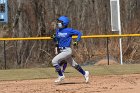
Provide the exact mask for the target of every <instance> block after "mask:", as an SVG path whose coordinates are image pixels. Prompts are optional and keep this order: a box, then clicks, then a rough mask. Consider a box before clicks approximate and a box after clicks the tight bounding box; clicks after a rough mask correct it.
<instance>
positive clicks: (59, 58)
mask: <svg viewBox="0 0 140 93" xmlns="http://www.w3.org/2000/svg"><path fill="white" fill-rule="evenodd" d="M70 55H71V52H69V51H68V52H67V51H62V52H61V53H59V54H58V55H56V56H55V57H54V58H53V60H52V64H53V66H54V67H55V69H56V71H57V72H58V75H59V77H58V79H57V80H56V81H55V82H60V81H62V80H63V79H64V77H65V76H64V74H63V73H62V71H61V67H60V65H59V62H61V61H62V60H65V59H66V58H67V57H69V56H70ZM61 78H62V79H61Z"/></svg>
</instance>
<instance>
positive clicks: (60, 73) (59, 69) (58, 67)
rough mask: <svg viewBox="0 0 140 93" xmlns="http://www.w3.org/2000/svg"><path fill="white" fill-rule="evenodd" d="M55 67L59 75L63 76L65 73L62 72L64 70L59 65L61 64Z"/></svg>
mask: <svg viewBox="0 0 140 93" xmlns="http://www.w3.org/2000/svg"><path fill="white" fill-rule="evenodd" d="M54 67H55V69H56V71H57V73H58V75H59V76H63V73H62V71H61V68H60V66H59V65H56V66H54Z"/></svg>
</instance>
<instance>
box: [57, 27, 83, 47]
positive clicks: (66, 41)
mask: <svg viewBox="0 0 140 93" xmlns="http://www.w3.org/2000/svg"><path fill="white" fill-rule="evenodd" d="M73 35H77V36H78V37H77V39H76V41H80V39H81V35H82V33H81V32H80V31H78V30H75V29H73V28H63V29H57V30H56V40H57V42H58V47H70V45H71V41H72V36H73Z"/></svg>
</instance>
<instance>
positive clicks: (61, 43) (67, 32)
mask: <svg viewBox="0 0 140 93" xmlns="http://www.w3.org/2000/svg"><path fill="white" fill-rule="evenodd" d="M69 22H70V20H69V18H68V17H67V16H61V17H59V18H58V19H57V27H58V29H56V35H55V37H54V40H56V41H58V47H59V49H60V53H59V54H58V55H56V56H55V57H54V58H53V60H52V64H53V66H54V67H55V69H56V71H57V72H58V78H57V79H56V80H55V82H56V83H60V82H61V81H63V80H64V78H65V76H64V73H62V71H61V67H60V65H59V63H60V62H61V61H62V60H65V61H67V62H68V63H70V64H71V66H72V67H74V68H75V69H76V70H77V71H79V72H80V73H81V74H82V75H83V76H84V78H85V82H88V80H89V71H84V70H83V69H82V67H81V66H80V65H78V64H77V63H76V62H75V61H74V59H73V58H72V49H71V48H70V46H71V42H72V36H73V35H77V36H78V37H77V39H76V41H75V42H74V45H75V46H77V45H78V42H79V41H80V39H81V35H82V33H81V32H80V31H78V30H75V29H73V28H68V24H69Z"/></svg>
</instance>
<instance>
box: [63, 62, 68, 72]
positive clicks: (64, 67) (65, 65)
mask: <svg viewBox="0 0 140 93" xmlns="http://www.w3.org/2000/svg"><path fill="white" fill-rule="evenodd" d="M66 67H67V63H64V65H63V70H62V72H64V71H65V69H66Z"/></svg>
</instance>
